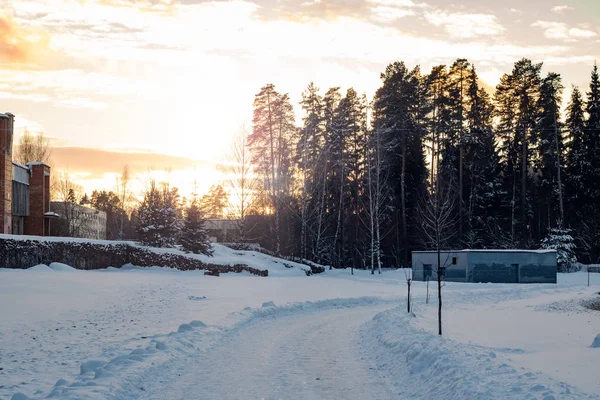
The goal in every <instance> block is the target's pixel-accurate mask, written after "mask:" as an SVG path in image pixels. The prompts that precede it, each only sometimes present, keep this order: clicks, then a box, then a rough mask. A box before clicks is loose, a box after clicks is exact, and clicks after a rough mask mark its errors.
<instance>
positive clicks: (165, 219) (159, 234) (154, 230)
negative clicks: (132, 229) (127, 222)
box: [137, 181, 179, 247]
mask: <svg viewBox="0 0 600 400" xmlns="http://www.w3.org/2000/svg"><path fill="white" fill-rule="evenodd" d="M178 200H179V194H178V193H177V188H170V187H169V186H168V185H167V184H163V185H162V187H161V188H159V187H158V186H157V185H156V182H154V181H151V182H150V186H149V188H148V190H147V191H146V193H144V200H143V201H142V204H141V205H140V208H139V210H138V224H137V233H138V236H139V239H140V241H141V242H142V243H143V244H145V245H148V246H157V247H172V246H173V245H174V244H175V242H176V240H175V238H176V236H177V234H178V231H179V221H178V219H177V214H178Z"/></svg>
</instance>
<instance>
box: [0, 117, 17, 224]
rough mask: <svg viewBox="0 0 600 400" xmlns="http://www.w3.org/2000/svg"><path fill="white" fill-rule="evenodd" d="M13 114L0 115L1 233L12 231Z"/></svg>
mask: <svg viewBox="0 0 600 400" xmlns="http://www.w3.org/2000/svg"><path fill="white" fill-rule="evenodd" d="M13 121H14V116H13V115H12V114H2V115H0V199H1V202H0V233H12V140H13V138H12V136H13Z"/></svg>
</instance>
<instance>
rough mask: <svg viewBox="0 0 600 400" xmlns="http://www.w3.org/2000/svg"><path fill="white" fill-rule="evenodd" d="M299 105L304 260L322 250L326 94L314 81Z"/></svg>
mask: <svg viewBox="0 0 600 400" xmlns="http://www.w3.org/2000/svg"><path fill="white" fill-rule="evenodd" d="M300 105H301V106H302V109H303V110H304V113H305V115H304V118H303V122H304V126H303V128H302V131H301V135H300V139H299V141H298V149H297V151H296V154H297V156H296V162H297V165H298V169H299V171H300V175H301V182H300V184H301V188H300V193H301V195H300V224H301V233H300V258H301V259H305V258H307V257H309V253H310V254H311V255H315V254H318V253H320V251H319V250H318V247H319V246H320V245H321V244H320V242H321V239H320V233H321V232H322V229H321V223H320V222H322V212H323V210H322V209H321V203H322V201H321V200H322V192H323V190H324V184H323V183H324V182H323V174H322V170H321V168H322V167H323V166H324V160H323V155H324V151H323V150H324V145H325V116H324V113H323V110H324V104H323V97H322V96H321V95H319V88H317V87H316V86H315V85H314V83H312V82H311V83H310V84H309V85H308V87H307V88H306V90H305V91H304V93H302V102H301V103H300ZM320 194H321V195H320ZM309 238H312V240H311V239H309ZM314 241H316V243H315V242H314ZM309 247H310V250H309ZM311 258H314V257H311Z"/></svg>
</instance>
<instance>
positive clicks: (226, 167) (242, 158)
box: [218, 125, 258, 243]
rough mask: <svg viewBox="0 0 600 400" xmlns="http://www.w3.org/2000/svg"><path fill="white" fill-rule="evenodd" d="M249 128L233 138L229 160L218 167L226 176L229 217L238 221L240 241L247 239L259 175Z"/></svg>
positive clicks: (242, 128)
mask: <svg viewBox="0 0 600 400" xmlns="http://www.w3.org/2000/svg"><path fill="white" fill-rule="evenodd" d="M247 137H248V130H247V128H246V126H245V125H243V126H242V127H241V128H240V131H239V133H238V134H237V135H236V136H235V137H234V138H233V140H232V142H231V147H230V151H229V154H228V156H227V160H226V161H225V162H224V163H222V164H221V165H219V167H218V169H219V171H220V172H221V173H222V174H223V176H224V181H223V186H224V187H225V191H226V192H227V194H228V196H227V203H228V204H227V213H228V217H229V218H231V219H233V220H235V221H236V225H237V231H238V238H237V240H239V241H240V243H244V242H245V241H246V240H247V237H246V236H247V233H248V227H247V226H246V224H247V221H246V217H247V216H248V212H249V211H251V210H252V209H253V208H254V203H255V199H256V191H257V184H258V177H257V175H256V174H255V173H254V170H253V168H252V162H251V158H250V150H249V149H248V144H247Z"/></svg>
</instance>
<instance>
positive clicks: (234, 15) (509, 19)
mask: <svg viewBox="0 0 600 400" xmlns="http://www.w3.org/2000/svg"><path fill="white" fill-rule="evenodd" d="M458 57H464V58H467V59H469V61H471V62H473V63H474V64H475V65H476V67H477V70H478V73H479V75H480V77H481V79H482V80H483V81H484V82H485V83H486V84H487V85H488V86H489V88H490V90H491V88H493V87H494V86H495V85H496V84H497V82H498V79H499V77H500V76H501V75H502V73H504V72H510V70H511V68H512V64H513V63H514V62H515V61H516V60H518V59H520V58H522V57H529V58H532V59H534V60H536V61H542V60H543V61H545V65H544V71H550V70H551V71H555V72H559V73H561V74H562V75H563V79H564V83H565V86H570V84H576V85H579V86H581V87H583V86H585V85H587V82H588V79H589V72H590V70H591V66H592V65H593V62H594V60H595V58H598V57H600V4H599V3H598V0H561V1H560V2H552V1H546V0H531V1H523V0H502V1H485V0H466V1H460V2H457V1H455V0H454V1H450V0H427V1H426V2H421V1H419V0H415V1H411V0H333V1H329V0H314V1H310V0H308V1H302V0H300V1H287V0H279V1H277V0H255V1H198V0H163V1H144V0H66V1H59V0H18V1H13V0H0V112H5V111H10V112H12V113H14V114H15V115H16V116H17V120H16V124H17V128H18V130H19V131H18V132H17V136H18V134H19V133H21V132H22V130H23V129H24V128H27V129H29V130H30V131H33V132H39V131H43V132H44V133H45V134H46V135H47V136H48V137H50V138H52V142H53V145H55V146H59V147H60V148H58V149H56V150H55V152H54V154H53V163H54V167H55V168H69V171H70V172H71V173H72V174H74V177H76V178H77V179H78V180H79V182H80V183H82V184H84V186H85V188H86V189H87V190H91V188H93V187H102V186H104V187H106V188H112V186H114V179H115V174H117V173H119V172H120V171H121V170H122V168H123V165H124V164H126V163H127V164H130V166H131V167H132V169H133V171H134V172H135V173H136V174H140V176H141V175H143V174H144V172H145V171H147V170H148V168H150V167H153V169H154V170H161V169H164V168H169V169H170V170H171V173H170V179H172V181H173V183H174V184H176V185H178V186H180V187H181V190H182V191H183V192H184V193H189V192H190V191H191V188H192V185H193V181H194V177H195V178H196V179H197V180H198V183H199V187H200V190H201V191H203V190H206V188H207V187H208V185H210V184H211V183H213V182H214V181H215V180H216V179H218V176H217V175H216V174H215V173H214V170H213V166H214V163H215V162H217V161H218V160H220V159H221V158H222V157H223V154H224V153H225V152H226V150H227V146H228V142H229V140H230V138H231V136H232V135H233V134H235V133H236V132H237V131H238V130H239V127H240V125H241V124H243V123H244V122H246V123H247V124H249V122H250V121H251V113H252V108H251V107H252V101H253V97H254V94H256V93H257V92H258V91H259V89H260V87H261V86H263V85H264V84H266V83H269V82H272V83H274V84H275V85H276V87H277V88H278V90H279V91H282V92H289V93H290V96H291V98H292V101H293V102H294V104H295V105H296V106H297V103H298V101H299V100H300V94H301V93H302V91H303V89H304V88H305V87H306V86H307V84H308V83H309V82H310V81H314V82H315V83H316V84H317V85H318V86H319V87H320V88H321V89H322V90H323V92H324V91H325V90H326V89H327V88H328V87H330V86H341V87H342V88H344V89H346V88H348V87H350V86H353V87H354V88H355V89H356V90H357V91H358V92H366V93H367V95H368V96H369V98H372V96H373V94H374V92H375V90H376V89H377V87H378V86H379V83H380V81H379V74H380V73H381V72H382V71H383V70H384V68H385V66H386V65H387V64H388V63H390V62H392V61H395V60H403V61H405V62H406V63H407V64H409V66H413V65H415V64H420V65H421V66H422V67H423V69H424V70H425V71H428V70H429V68H430V67H431V66H432V65H436V64H443V63H447V64H449V63H452V61H453V60H455V59H456V58H458ZM297 114H298V115H297V117H298V118H300V116H301V115H300V113H299V111H298V113H297ZM124 153H126V154H124ZM164 176H165V175H164V174H163V177H164Z"/></svg>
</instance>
